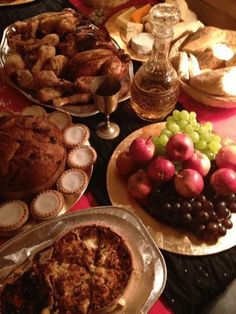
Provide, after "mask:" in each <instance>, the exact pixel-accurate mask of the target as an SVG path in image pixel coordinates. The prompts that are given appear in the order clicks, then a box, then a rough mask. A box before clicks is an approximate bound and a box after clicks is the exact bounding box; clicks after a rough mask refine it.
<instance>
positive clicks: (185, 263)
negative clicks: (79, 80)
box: [0, 0, 236, 314]
mask: <svg viewBox="0 0 236 314" xmlns="http://www.w3.org/2000/svg"><path fill="white" fill-rule="evenodd" d="M69 6H71V5H70V4H69V2H67V1H64V0H54V1H53V0H47V1H46V0H45V1H40V0H36V1H35V2H32V3H29V4H27V5H23V6H22V5H18V6H14V7H1V8H0V33H1V34H2V32H3V30H4V28H5V27H6V26H7V25H9V24H11V23H13V22H15V21H16V20H21V19H25V18H28V17H31V16H33V15H36V14H39V13H42V12H46V11H57V10H60V9H62V8H64V7H69ZM134 66H135V67H137V66H138V64H134ZM73 120H74V122H76V123H84V124H86V125H87V126H88V127H89V128H90V131H91V138H90V143H91V145H92V146H93V147H94V148H95V149H96V151H97V154H98V159H97V162H96V165H95V167H94V171H93V175H92V179H91V181H90V184H89V190H90V191H91V192H92V193H93V195H94V197H95V199H96V201H97V204H98V205H110V200H109V197H108V193H107V189H106V169H107V165H108V162H109V159H110V157H111V155H112V153H113V151H114V149H115V148H116V146H117V145H118V144H119V143H120V141H122V140H123V139H124V138H125V137H126V136H127V135H128V134H130V133H131V132H133V131H134V130H136V129H138V128H141V127H143V126H144V125H146V124H148V123H146V122H144V121H142V120H141V119H139V118H138V117H136V116H135V115H134V114H133V113H132V112H131V110H130V108H129V102H128V101H126V102H124V103H121V104H119V108H118V110H117V111H116V112H114V113H113V114H112V115H111V120H113V121H115V122H117V123H118V124H119V126H120V129H121V133H120V135H119V137H118V138H116V139H114V140H102V139H100V138H98V137H97V136H96V134H95V129H96V126H97V124H98V123H100V122H101V121H103V120H104V116H103V115H102V114H97V115H95V116H92V117H88V118H83V119H82V118H73ZM162 253H163V255H164V258H165V261H166V264H167V270H168V278H167V284H166V288H165V290H164V292H163V297H164V298H165V300H166V302H167V304H168V305H170V306H171V308H172V309H173V311H174V312H175V313H177V314H198V313H199V312H200V309H201V308H202V307H203V306H205V305H206V304H207V303H209V302H211V301H212V300H214V299H216V297H217V296H218V295H219V294H220V293H221V292H223V290H224V289H225V288H226V287H227V285H229V283H230V282H231V281H232V280H233V279H234V278H236V246H235V247H233V248H232V249H230V250H227V251H225V252H222V253H219V254H215V255H209V256H201V257H197V256H193V257H188V256H182V255H175V254H172V253H169V252H165V251H162ZM225 313H227V312H225Z"/></svg>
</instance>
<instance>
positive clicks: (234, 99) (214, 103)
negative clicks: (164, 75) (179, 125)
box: [169, 35, 236, 109]
mask: <svg viewBox="0 0 236 314" xmlns="http://www.w3.org/2000/svg"><path fill="white" fill-rule="evenodd" d="M187 37H188V35H186V36H183V37H181V38H179V39H178V40H177V41H176V42H175V43H174V44H173V46H172V47H171V49H170V54H169V57H170V60H171V62H172V64H173V66H174V68H175V69H176V70H177V64H178V56H179V51H180V50H179V49H180V47H181V44H182V43H183V42H184V40H185V39H186V38H187ZM179 81H180V88H181V89H182V90H183V91H184V92H185V94H186V95H188V96H190V97H191V98H192V99H194V100H196V101H198V102H199V103H201V104H204V105H206V106H209V107H217V108H225V109H226V108H228V109H232V108H236V96H216V95H212V94H208V93H206V92H203V91H200V90H198V89H196V88H194V87H192V86H190V85H189V84H188V82H184V81H182V80H181V79H179Z"/></svg>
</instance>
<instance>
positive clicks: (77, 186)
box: [57, 169, 89, 194]
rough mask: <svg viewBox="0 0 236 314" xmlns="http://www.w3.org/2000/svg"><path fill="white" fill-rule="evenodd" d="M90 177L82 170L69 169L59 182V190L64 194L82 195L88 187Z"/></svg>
mask: <svg viewBox="0 0 236 314" xmlns="http://www.w3.org/2000/svg"><path fill="white" fill-rule="evenodd" d="M88 182H89V178H88V175H87V173H86V172H85V171H83V170H80V169H69V170H66V171H65V172H63V174H62V175H61V176H60V178H59V179H58V181H57V189H58V191H60V192H61V193H63V194H80V193H82V192H83V190H84V189H85V188H86V187H87V185H88Z"/></svg>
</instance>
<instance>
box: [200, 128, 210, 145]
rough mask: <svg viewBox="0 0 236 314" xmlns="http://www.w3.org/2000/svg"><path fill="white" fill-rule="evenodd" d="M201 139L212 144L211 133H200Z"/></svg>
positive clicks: (202, 131) (203, 131)
mask: <svg viewBox="0 0 236 314" xmlns="http://www.w3.org/2000/svg"><path fill="white" fill-rule="evenodd" d="M200 139H201V140H203V141H206V142H210V141H211V134H210V132H208V131H206V130H205V129H204V130H201V131H200Z"/></svg>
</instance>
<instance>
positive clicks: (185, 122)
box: [179, 120, 188, 131]
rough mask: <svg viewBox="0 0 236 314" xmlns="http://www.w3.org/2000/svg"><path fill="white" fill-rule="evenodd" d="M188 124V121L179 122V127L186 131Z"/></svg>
mask: <svg viewBox="0 0 236 314" xmlns="http://www.w3.org/2000/svg"><path fill="white" fill-rule="evenodd" d="M187 124H188V121H186V120H180V121H179V127H180V130H183V131H184V130H185V126H186V125H187Z"/></svg>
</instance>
